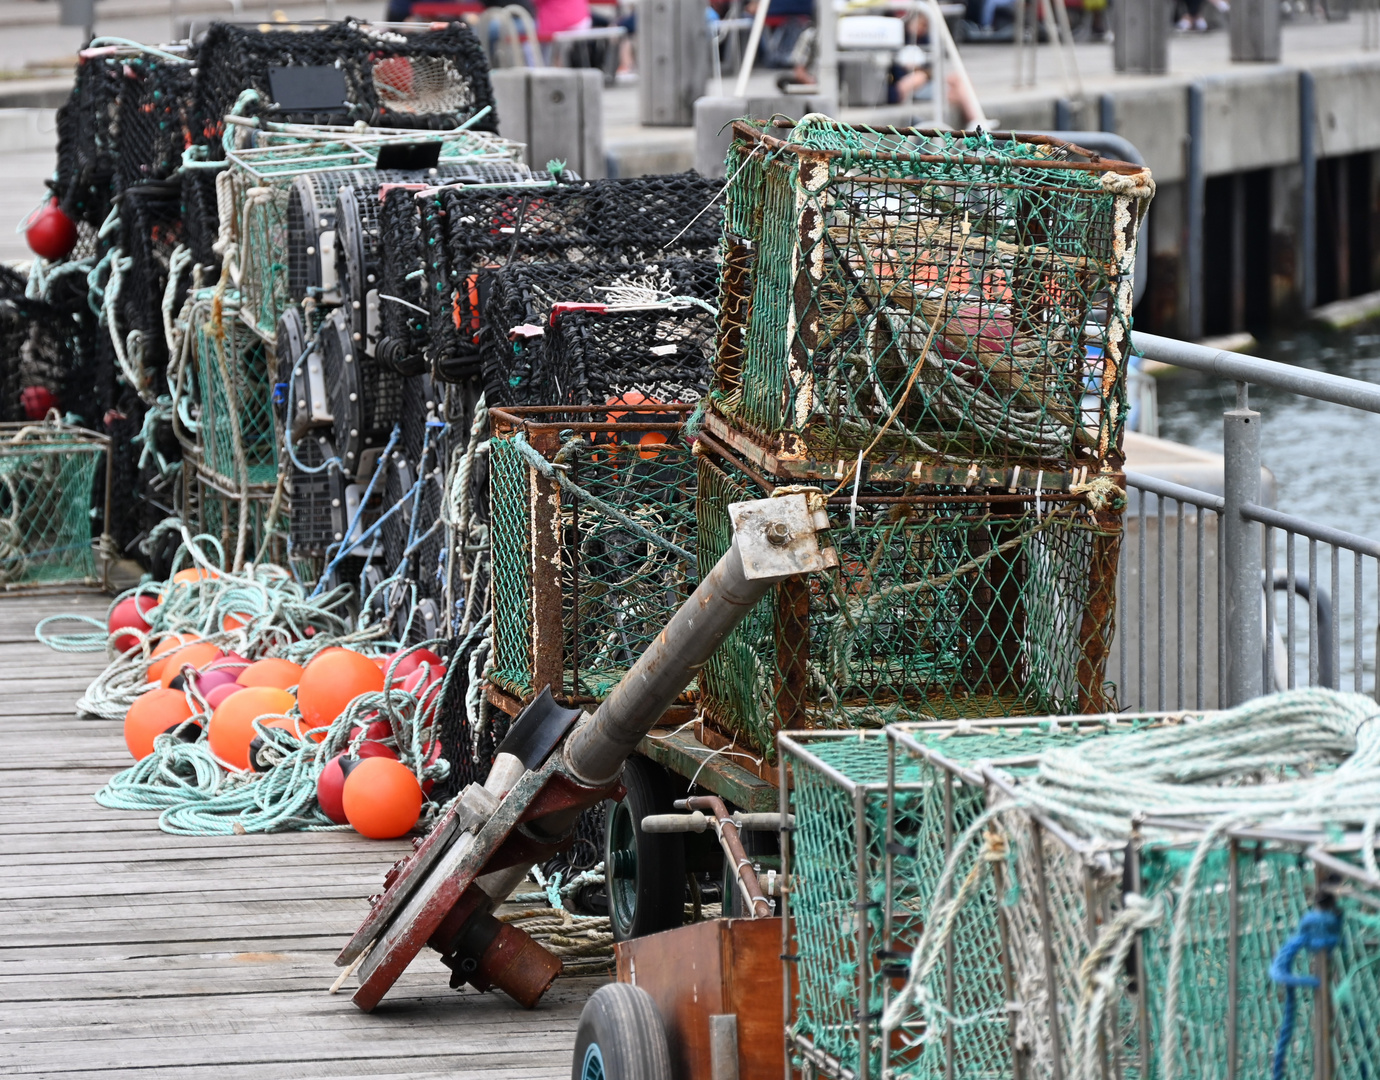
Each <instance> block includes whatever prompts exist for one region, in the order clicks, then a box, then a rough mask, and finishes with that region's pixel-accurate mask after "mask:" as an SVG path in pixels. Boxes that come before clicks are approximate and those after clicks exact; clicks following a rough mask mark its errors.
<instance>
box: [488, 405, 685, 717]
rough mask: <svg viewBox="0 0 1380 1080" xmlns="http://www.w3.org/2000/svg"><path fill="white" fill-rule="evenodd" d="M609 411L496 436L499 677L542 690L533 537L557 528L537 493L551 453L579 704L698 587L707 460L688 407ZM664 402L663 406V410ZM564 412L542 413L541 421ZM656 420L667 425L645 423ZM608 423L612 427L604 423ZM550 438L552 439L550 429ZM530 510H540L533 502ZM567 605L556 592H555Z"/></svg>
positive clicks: (604, 689) (558, 584)
mask: <svg viewBox="0 0 1380 1080" xmlns="http://www.w3.org/2000/svg"><path fill="white" fill-rule="evenodd" d="M667 408H668V407H666V406H653V407H650V408H648V409H642V410H637V409H631V408H630V409H628V410H627V411H624V410H621V409H620V410H617V411H616V412H611V413H607V415H608V416H609V418H610V421H611V422H612V424H613V430H605V431H601V430H598V428H599V426H601V424H602V422H603V420H604V416H605V412H604V411H603V410H600V411H598V413H597V415H592V416H591V418H589V419H584V418H581V419H579V420H577V421H574V422H571V423H570V424H568V425H566V426H564V427H563V429H562V430H561V431H560V432H559V434H557V435H556V436H555V437H554V439H551V441H546V442H543V440H542V438H541V436H540V435H539V434H532V435H531V438H532V439H533V440H534V441H535V442H537V443H538V444H541V445H542V446H543V450H542V451H537V450H535V449H534V448H533V446H532V443H531V442H528V438H529V433H528V432H527V431H521V430H519V431H513V432H511V433H509V434H507V435H504V436H496V437H495V438H494V439H493V440H492V441H491V444H490V447H491V449H490V455H491V465H490V468H491V477H492V480H491V482H492V492H493V494H492V506H493V516H494V589H495V602H494V610H495V613H496V614H495V629H494V656H495V670H494V672H493V673H492V675H491V678H492V679H493V681H495V682H497V683H499V684H500V685H502V686H504V687H505V688H506V689H507V690H509V691H510V692H512V693H515V694H518V695H519V696H526V695H528V694H530V693H531V692H533V691H535V690H540V687H539V686H536V685H534V666H533V663H532V658H531V657H532V651H533V649H534V644H533V626H534V625H535V624H536V622H537V621H538V619H539V618H540V614H541V613H540V611H539V603H540V602H539V601H538V599H537V591H536V590H535V589H534V588H533V585H532V583H533V581H534V579H535V577H536V576H537V574H536V573H534V568H535V570H536V571H540V570H541V566H540V562H541V557H540V554H537V555H535V556H534V554H533V545H532V541H531V539H530V538H529V535H528V522H527V515H528V513H529V512H530V513H532V514H535V515H536V519H535V520H534V521H533V523H532V525H531V532H532V533H533V534H536V533H539V532H541V531H542V530H544V529H547V528H550V527H551V524H552V523H551V513H552V512H553V510H555V509H556V508H555V507H554V506H553V503H552V500H551V498H550V496H546V497H541V496H539V495H538V496H535V497H534V494H533V492H534V487H533V485H534V483H535V480H536V478H537V477H540V476H542V475H543V471H544V470H543V468H541V467H539V466H538V465H537V462H538V461H541V462H542V463H543V464H544V463H545V462H546V461H548V460H549V461H550V462H552V463H553V465H554V470H553V471H552V476H553V477H554V476H555V475H556V473H557V472H558V473H559V475H560V477H561V480H560V482H559V483H558V490H559V496H558V508H559V514H560V520H559V524H558V526H557V528H558V531H559V537H560V541H559V578H558V579H552V581H551V584H552V595H553V596H554V597H557V598H558V601H559V604H560V625H561V631H560V638H561V647H560V652H561V657H560V660H561V671H562V675H561V685H560V686H559V687H553V691H554V692H557V693H562V694H564V695H565V696H566V697H568V698H569V699H571V700H574V701H582V702H592V701H598V700H602V699H603V697H604V696H605V695H607V694H608V692H609V691H610V690H611V689H613V687H614V686H615V685H616V684H617V682H618V680H619V679H621V678H622V677H623V675H624V673H625V672H626V671H627V670H628V668H630V667H631V666H632V664H633V662H634V661H635V660H636V659H637V658H638V656H640V655H641V653H642V651H643V650H644V649H645V648H646V647H647V645H648V644H650V642H651V641H652V639H653V638H654V637H655V636H656V635H657V634H658V633H659V632H660V631H661V630H662V628H663V627H664V626H665V625H666V623H667V622H668V621H669V620H670V618H671V616H672V615H673V614H674V613H675V611H676V609H678V608H679V607H680V605H681V603H682V602H683V601H684V600H685V598H686V597H688V596H689V595H690V593H691V591H692V590H693V589H694V587H695V584H696V582H697V581H698V577H697V574H696V566H695V562H694V549H695V465H694V462H693V460H692V458H691V452H690V448H689V447H688V446H687V445H685V443H684V441H683V440H682V438H681V435H680V420H681V418H682V417H683V415H684V413H685V411H686V410H685V408H678V407H669V408H670V409H671V411H669V412H667V411H664V410H666V409H667ZM657 410H662V411H657ZM561 415H563V414H558V413H554V412H553V413H550V414H549V415H531V416H530V417H529V418H528V419H529V420H530V421H531V422H532V423H537V422H539V421H546V420H554V419H556V418H558V417H559V416H561ZM639 424H641V425H648V424H650V425H652V426H653V427H656V426H657V425H658V424H660V426H661V428H663V429H667V430H653V431H646V430H640V429H639ZM604 426H607V425H604ZM548 438H550V436H548ZM529 507H531V508H533V509H531V510H530V511H529ZM552 602H553V603H554V602H555V601H554V600H553V601H552Z"/></svg>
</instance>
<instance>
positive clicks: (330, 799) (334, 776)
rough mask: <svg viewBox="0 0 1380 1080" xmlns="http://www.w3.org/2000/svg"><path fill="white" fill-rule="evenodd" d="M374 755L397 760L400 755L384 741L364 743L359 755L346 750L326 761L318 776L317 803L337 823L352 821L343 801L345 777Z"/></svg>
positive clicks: (346, 823)
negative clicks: (346, 813) (349, 753)
mask: <svg viewBox="0 0 1380 1080" xmlns="http://www.w3.org/2000/svg"><path fill="white" fill-rule="evenodd" d="M372 757H381V758H392V759H393V760H394V761H396V760H397V758H398V755H397V754H395V753H394V752H393V751H392V750H390V749H389V748H388V747H386V746H384V745H383V744H382V743H376V742H367V743H363V744H362V745H361V746H360V748H359V757H355V758H352V757H350V756H349V755H348V753H346V752H342V753H339V754H336V756H335V757H333V758H331V760H330V761H328V762H326V767H325V768H324V769H322V770H321V775H320V776H318V777H317V778H316V801H317V804H318V805H319V806H320V807H321V812H322V813H323V814H325V815H326V816H327V817H328V818H330V819H331V820H332V821H334V822H335V823H336V824H337V825H348V824H349V823H350V822H349V819H348V818H347V817H346V816H345V804H344V802H342V801H341V800H342V799H343V797H344V791H345V778H346V777H347V776H349V775H350V773H351V772H353V771H354V768H355V766H356V765H358V764H359V763H360V762H361V761H363V760H365V759H366V758H372Z"/></svg>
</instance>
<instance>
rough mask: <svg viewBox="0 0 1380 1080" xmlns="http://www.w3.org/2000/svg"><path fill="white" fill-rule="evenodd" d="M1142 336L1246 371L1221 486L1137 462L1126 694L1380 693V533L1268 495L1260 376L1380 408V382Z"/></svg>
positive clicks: (1124, 625)
mask: <svg viewBox="0 0 1380 1080" xmlns="http://www.w3.org/2000/svg"><path fill="white" fill-rule="evenodd" d="M1133 343H1134V345H1135V347H1136V348H1137V350H1139V351H1140V352H1141V353H1142V354H1143V355H1144V356H1146V357H1148V358H1150V359H1153V360H1159V361H1163V362H1165V363H1170V364H1174V365H1177V366H1179V367H1184V368H1190V369H1192V370H1195V371H1200V372H1203V373H1205V374H1208V375H1215V376H1217V377H1219V378H1224V379H1230V380H1232V381H1234V382H1235V383H1236V386H1237V400H1236V405H1235V407H1234V408H1232V409H1228V410H1226V411H1225V412H1224V413H1223V417H1222V420H1223V455H1224V470H1223V494H1222V495H1220V496H1218V495H1213V494H1210V493H1208V492H1204V491H1198V490H1196V489H1193V488H1187V487H1183V486H1182V485H1179V484H1173V483H1170V482H1168V481H1165V480H1161V479H1158V478H1156V477H1151V476H1146V475H1143V474H1140V473H1136V472H1133V471H1128V472H1127V474H1126V481H1127V486H1128V487H1129V488H1130V489H1131V490H1132V491H1133V492H1134V493H1136V495H1137V500H1136V504H1135V505H1133V508H1132V510H1131V512H1130V513H1129V514H1128V515H1127V553H1126V555H1125V556H1124V557H1123V559H1122V563H1121V568H1120V572H1119V581H1118V612H1119V615H1118V622H1119V623H1120V624H1121V628H1120V630H1119V631H1118V635H1117V638H1118V641H1117V645H1116V646H1115V647H1114V650H1113V655H1112V657H1111V658H1110V659H1111V665H1110V669H1109V677H1110V678H1112V680H1113V681H1114V682H1116V684H1117V689H1118V697H1119V700H1120V704H1121V706H1122V707H1123V708H1136V709H1145V708H1157V709H1166V708H1207V707H1212V706H1215V705H1233V704H1238V703H1240V702H1242V701H1246V700H1248V699H1249V698H1252V697H1255V696H1257V695H1259V694H1261V693H1267V692H1269V691H1271V690H1275V689H1283V688H1286V687H1295V686H1299V685H1309V686H1333V687H1336V688H1339V689H1346V690H1354V691H1356V692H1359V693H1370V694H1373V695H1374V694H1376V693H1377V691H1378V690H1380V683H1378V682H1377V678H1376V672H1377V669H1380V542H1377V541H1375V540H1372V539H1369V538H1367V537H1364V536H1358V535H1356V534H1354V533H1349V532H1346V531H1344V530H1341V529H1336V528H1332V527H1330V526H1326V525H1320V524H1318V523H1316V522H1312V521H1309V520H1307V519H1305V518H1301V517H1297V516H1294V515H1292V514H1286V513H1282V512H1280V511H1278V510H1274V509H1271V508H1269V507H1267V506H1264V505H1261V504H1262V502H1263V499H1262V495H1261V468H1260V430H1261V422H1260V413H1259V412H1257V411H1255V410H1253V409H1251V407H1250V402H1249V397H1248V392H1247V388H1248V385H1249V384H1251V383H1254V384H1256V385H1258V386H1266V387H1272V388H1275V389H1279V390H1285V391H1287V392H1290V393H1293V394H1297V395H1300V396H1303V397H1309V398H1314V399H1316V400H1320V401H1328V402H1333V403H1336V404H1340V405H1345V406H1347V407H1350V408H1354V409H1361V410H1364V411H1367V412H1372V413H1380V386H1377V385H1375V384H1372V383H1366V382H1361V381H1359V380H1356V379H1347V378H1343V377H1341V376H1337V375H1330V374H1326V373H1323V372H1316V371H1310V370H1308V369H1304V368H1297V367H1292V366H1290V365H1287V364H1280V363H1276V362H1274V361H1270V360H1262V359H1259V358H1257V357H1251V356H1242V355H1239V354H1236V353H1226V352H1221V351H1218V350H1214V349H1210V348H1206V347H1204V346H1201V345H1194V344H1191V343H1189V342H1183V341H1176V340H1173V339H1170V338H1162V337H1158V336H1156V335H1153V334H1141V333H1136V334H1134V335H1133ZM1305 545H1306V547H1305ZM1323 549H1326V550H1325V551H1324V550H1323ZM1320 570H1321V572H1320ZM1368 585H1372V586H1373V588H1368V587H1367V586H1368ZM1368 643H1369V648H1368V647H1367V645H1368Z"/></svg>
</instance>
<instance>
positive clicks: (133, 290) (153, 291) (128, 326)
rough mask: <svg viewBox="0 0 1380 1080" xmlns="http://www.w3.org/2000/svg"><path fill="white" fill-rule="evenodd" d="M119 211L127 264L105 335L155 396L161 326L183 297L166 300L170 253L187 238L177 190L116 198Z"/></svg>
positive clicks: (160, 384) (151, 188) (167, 185)
mask: <svg viewBox="0 0 1380 1080" xmlns="http://www.w3.org/2000/svg"><path fill="white" fill-rule="evenodd" d="M119 210H120V252H119V255H120V257H121V259H122V260H123V259H126V258H127V259H128V260H129V262H128V267H127V268H126V269H124V270H123V271H122V272H121V274H120V288H119V303H118V321H117V323H116V325H115V326H114V327H110V326H109V325H108V326H107V329H108V330H110V332H111V333H112V335H113V336H114V338H117V339H119V340H120V342H121V347H122V348H123V349H124V351H125V353H126V355H127V356H128V358H129V366H130V368H131V369H134V370H137V371H139V372H141V373H142V374H143V376H144V385H143V386H142V387H141V388H139V389H142V390H143V391H144V392H145V394H146V395H149V394H158V393H162V392H164V391H166V389H167V380H166V377H165V372H166V369H167V366H168V346H167V337H166V334H165V325H166V323H167V322H171V321H172V319H173V317H174V316H175V314H176V312H178V311H179V310H181V308H182V297H181V296H179V295H174V296H172V297H168V296H167V295H166V293H167V288H168V278H169V276H170V273H171V269H172V260H173V253H174V252H175V251H176V250H177V248H178V247H179V246H180V245H181V244H182V243H183V242H184V240H185V237H186V232H185V229H184V227H183V223H182V200H181V188H180V185H179V184H178V183H177V182H175V181H172V182H169V181H149V182H145V183H140V184H138V185H137V186H135V187H132V188H128V189H126V190H125V191H123V192H121V193H120V196H119ZM184 295H185V294H184ZM169 301H170V302H169ZM165 309H166V310H165ZM109 321H110V320H109V313H107V323H109Z"/></svg>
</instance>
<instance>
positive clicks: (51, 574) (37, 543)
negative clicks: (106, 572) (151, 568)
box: [0, 421, 110, 589]
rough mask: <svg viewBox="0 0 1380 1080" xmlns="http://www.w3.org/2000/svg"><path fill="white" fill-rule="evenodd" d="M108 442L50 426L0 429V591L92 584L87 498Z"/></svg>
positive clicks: (62, 426) (76, 430) (92, 434)
mask: <svg viewBox="0 0 1380 1080" xmlns="http://www.w3.org/2000/svg"><path fill="white" fill-rule="evenodd" d="M109 446H110V440H109V439H108V438H106V437H105V436H104V435H98V434H96V433H95V432H93V431H86V430H85V429H83V428H78V427H72V426H70V425H68V424H63V423H59V422H56V421H50V422H46V423H30V424H24V423H0V584H3V585H4V587H5V588H6V589H14V588H23V587H26V586H38V585H59V584H73V583H83V584H88V585H90V584H96V583H97V581H98V575H97V567H96V555H95V551H94V549H93V547H92V537H91V517H92V515H91V511H92V492H93V488H94V485H95V480H96V473H97V469H98V468H99V467H100V465H101V462H102V460H103V458H104V455H105V454H106V452H107V451H108V449H109Z"/></svg>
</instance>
